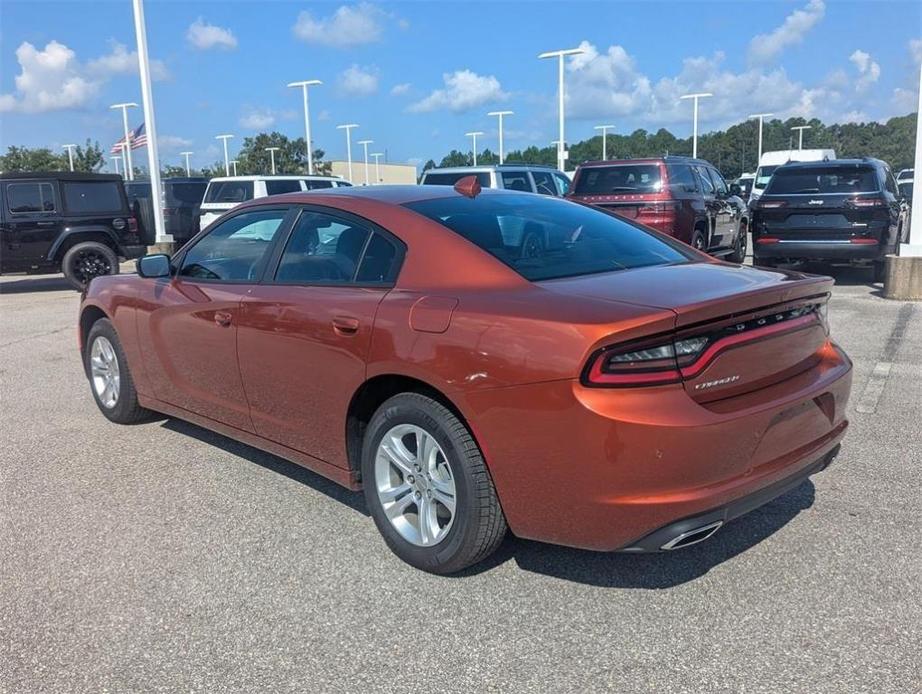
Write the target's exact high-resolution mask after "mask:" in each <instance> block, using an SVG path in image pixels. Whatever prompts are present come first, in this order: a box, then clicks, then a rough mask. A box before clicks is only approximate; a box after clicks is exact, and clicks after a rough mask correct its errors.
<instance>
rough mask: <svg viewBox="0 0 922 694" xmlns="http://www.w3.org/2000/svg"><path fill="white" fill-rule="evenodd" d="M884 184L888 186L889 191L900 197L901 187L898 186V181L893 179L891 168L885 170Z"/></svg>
mask: <svg viewBox="0 0 922 694" xmlns="http://www.w3.org/2000/svg"><path fill="white" fill-rule="evenodd" d="M884 185H885V186H886V188H887V192H888V193H890V194H891V195H893V196H894V197H896V198H898V197H900V193H899V189H898V188H897V187H896V181H894V180H893V174H892V173H891V172H890V170H889V169H886V170H885V171H884Z"/></svg>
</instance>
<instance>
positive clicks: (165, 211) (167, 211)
mask: <svg viewBox="0 0 922 694" xmlns="http://www.w3.org/2000/svg"><path fill="white" fill-rule="evenodd" d="M177 212H179V210H177V209H176V208H175V207H164V208H163V216H164V217H168V216H170V215H173V214H176V213H177Z"/></svg>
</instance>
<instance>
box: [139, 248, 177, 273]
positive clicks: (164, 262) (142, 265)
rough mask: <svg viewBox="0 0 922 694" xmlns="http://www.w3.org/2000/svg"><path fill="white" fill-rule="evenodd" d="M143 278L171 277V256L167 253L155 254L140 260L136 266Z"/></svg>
mask: <svg viewBox="0 0 922 694" xmlns="http://www.w3.org/2000/svg"><path fill="white" fill-rule="evenodd" d="M136 267H137V269H138V274H139V275H140V276H141V277H169V276H170V256H168V255H167V254H166V253H155V254H153V255H145V256H143V257H141V258H138V262H137V264H136Z"/></svg>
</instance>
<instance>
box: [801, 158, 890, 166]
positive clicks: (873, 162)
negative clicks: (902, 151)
mask: <svg viewBox="0 0 922 694" xmlns="http://www.w3.org/2000/svg"><path fill="white" fill-rule="evenodd" d="M884 165H885V164H884V162H882V161H881V160H880V159H872V158H871V157H864V158H863V159H829V160H828V161H791V162H788V163H787V164H784V165H783V168H785V169H829V168H845V167H857V166H884Z"/></svg>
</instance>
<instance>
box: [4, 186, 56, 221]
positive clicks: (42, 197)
mask: <svg viewBox="0 0 922 694" xmlns="http://www.w3.org/2000/svg"><path fill="white" fill-rule="evenodd" d="M6 204H7V209H9V211H10V212H12V213H13V214H35V213H40V214H41V213H44V214H52V213H54V212H55V205H54V187H53V186H52V185H51V184H50V183H8V184H7V186H6Z"/></svg>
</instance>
